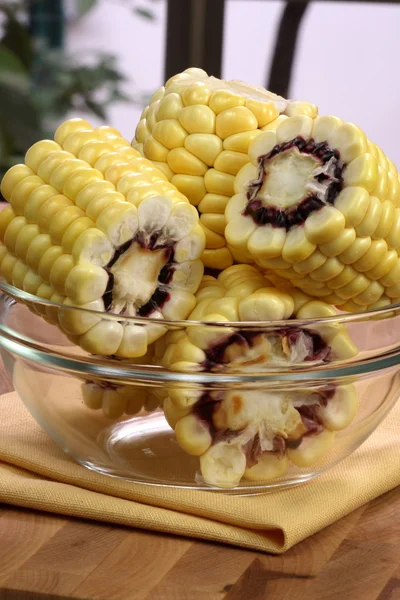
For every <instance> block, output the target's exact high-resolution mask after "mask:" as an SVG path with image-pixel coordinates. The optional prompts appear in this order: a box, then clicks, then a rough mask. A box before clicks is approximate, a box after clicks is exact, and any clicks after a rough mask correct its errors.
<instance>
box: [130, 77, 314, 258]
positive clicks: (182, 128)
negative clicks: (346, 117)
mask: <svg viewBox="0 0 400 600" xmlns="http://www.w3.org/2000/svg"><path fill="white" fill-rule="evenodd" d="M316 112H317V109H316V107H315V106H314V105H311V104H307V103H304V102H289V101H287V100H285V99H284V98H282V97H280V96H277V95H275V94H273V93H271V92H269V91H267V90H265V89H264V88H262V87H257V86H250V85H247V84H245V83H243V82H240V81H223V80H220V79H217V78H215V77H209V76H208V75H207V73H206V72H205V71H203V70H201V69H196V68H191V69H187V70H186V71H184V72H183V73H180V74H178V75H175V76H174V77H172V78H171V79H170V80H169V81H167V83H166V84H165V87H162V88H160V89H159V90H157V92H156V93H155V94H154V95H153V96H152V98H151V100H150V104H149V106H147V107H146V108H145V110H144V111H143V113H142V116H141V120H140V122H139V124H138V126H137V128H136V133H135V138H134V140H133V142H132V145H133V147H134V148H137V149H138V150H140V152H142V153H143V155H144V156H146V157H147V158H149V159H151V160H152V161H154V162H155V164H156V165H157V166H159V167H160V168H162V170H163V172H164V173H165V174H166V175H167V177H168V179H169V180H170V181H171V182H172V183H173V184H174V185H176V187H177V188H178V189H179V190H180V191H181V192H182V193H184V194H185V195H186V196H187V197H188V198H189V200H190V202H191V203H192V204H193V205H194V206H197V208H198V210H199V213H200V215H201V216H200V222H201V225H202V227H203V229H204V232H205V235H206V250H205V252H204V254H203V256H202V260H203V263H204V264H205V266H207V267H212V268H215V269H224V268H226V267H228V266H230V265H231V264H232V261H233V258H232V252H231V249H230V248H229V245H228V247H227V244H226V240H225V238H224V229H225V218H224V211H225V207H226V204H227V202H228V200H229V199H230V198H231V196H232V195H233V193H234V192H233V183H234V178H235V175H236V174H237V173H238V171H239V170H240V169H241V168H242V167H243V166H244V165H246V164H247V163H248V162H249V157H248V154H247V151H248V147H249V144H250V143H251V141H252V140H254V139H255V138H256V137H257V136H258V135H259V134H260V133H261V132H262V131H264V130H268V129H269V127H270V124H271V123H272V122H275V121H276V119H277V118H278V119H285V116H283V115H296V114H307V115H310V116H315V114H316ZM279 115H282V116H279Z"/></svg>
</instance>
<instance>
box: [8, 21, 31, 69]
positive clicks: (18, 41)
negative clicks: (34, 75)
mask: <svg viewBox="0 0 400 600" xmlns="http://www.w3.org/2000/svg"><path fill="white" fill-rule="evenodd" d="M1 41H2V44H3V46H4V47H5V48H8V50H10V51H11V52H12V53H13V54H14V55H15V56H17V57H18V59H19V60H20V61H21V62H22V64H23V65H24V67H26V68H27V69H30V68H31V66H32V61H33V42H32V40H31V38H30V36H29V32H28V29H27V28H26V27H25V26H24V25H22V24H21V23H20V22H19V21H18V20H17V19H16V18H15V17H13V16H12V15H11V14H10V15H8V18H7V20H6V22H5V24H4V35H3V37H2V40H1Z"/></svg>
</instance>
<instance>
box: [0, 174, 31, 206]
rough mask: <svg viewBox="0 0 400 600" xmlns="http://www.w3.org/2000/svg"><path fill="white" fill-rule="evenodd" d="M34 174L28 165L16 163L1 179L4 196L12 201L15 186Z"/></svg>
mask: <svg viewBox="0 0 400 600" xmlns="http://www.w3.org/2000/svg"><path fill="white" fill-rule="evenodd" d="M34 174H35V173H34V172H33V170H32V169H30V168H29V167H28V166H27V165H15V166H14V167H11V169H9V170H8V171H7V173H6V174H5V175H4V177H3V179H2V181H1V194H2V196H3V197H4V198H5V199H6V200H7V201H8V202H10V199H11V194H12V193H13V191H14V188H15V187H16V186H17V185H18V184H19V183H20V182H21V181H23V180H24V179H25V178H26V177H30V176H32V175H34Z"/></svg>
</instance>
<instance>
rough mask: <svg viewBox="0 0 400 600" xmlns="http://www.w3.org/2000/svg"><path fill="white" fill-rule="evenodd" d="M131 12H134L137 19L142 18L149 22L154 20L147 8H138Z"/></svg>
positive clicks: (152, 14)
mask: <svg viewBox="0 0 400 600" xmlns="http://www.w3.org/2000/svg"><path fill="white" fill-rule="evenodd" d="M133 10H134V12H135V14H137V15H138V17H143V18H145V19H148V20H149V21H154V20H155V15H154V13H153V12H152V11H151V10H148V9H147V8H142V7H138V8H134V9H133Z"/></svg>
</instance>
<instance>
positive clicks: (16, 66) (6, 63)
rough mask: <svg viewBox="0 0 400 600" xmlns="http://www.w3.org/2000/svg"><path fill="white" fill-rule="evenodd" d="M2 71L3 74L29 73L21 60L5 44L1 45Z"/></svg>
mask: <svg viewBox="0 0 400 600" xmlns="http://www.w3.org/2000/svg"><path fill="white" fill-rule="evenodd" d="M0 71H1V72H2V73H4V72H10V73H17V74H21V73H22V74H26V73H27V71H26V68H25V67H24V65H23V63H22V61H21V59H20V58H19V57H18V56H17V55H16V54H14V52H11V50H9V49H8V48H7V47H6V46H4V45H3V44H0Z"/></svg>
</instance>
